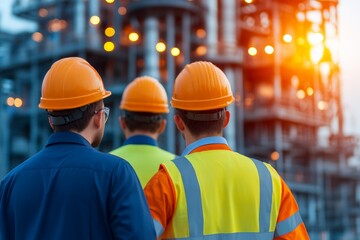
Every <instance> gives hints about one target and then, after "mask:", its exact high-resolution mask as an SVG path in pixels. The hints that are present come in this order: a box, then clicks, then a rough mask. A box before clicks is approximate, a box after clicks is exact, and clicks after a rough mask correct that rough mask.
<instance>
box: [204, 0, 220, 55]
mask: <svg viewBox="0 0 360 240" xmlns="http://www.w3.org/2000/svg"><path fill="white" fill-rule="evenodd" d="M205 4H206V5H207V9H208V14H207V15H206V33H207V38H206V40H207V49H208V56H209V57H210V58H211V57H214V56H216V54H217V52H218V49H217V48H218V41H217V34H218V16H217V0H207V1H205Z"/></svg>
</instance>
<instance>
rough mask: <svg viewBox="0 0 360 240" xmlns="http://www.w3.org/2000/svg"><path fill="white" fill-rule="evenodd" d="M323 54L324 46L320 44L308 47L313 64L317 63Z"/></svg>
mask: <svg viewBox="0 0 360 240" xmlns="http://www.w3.org/2000/svg"><path fill="white" fill-rule="evenodd" d="M323 54H324V46H323V45H322V44H319V45H316V46H313V47H312V48H311V49H310V58H311V61H312V62H313V63H314V64H318V63H319V62H320V60H321V58H322V57H323Z"/></svg>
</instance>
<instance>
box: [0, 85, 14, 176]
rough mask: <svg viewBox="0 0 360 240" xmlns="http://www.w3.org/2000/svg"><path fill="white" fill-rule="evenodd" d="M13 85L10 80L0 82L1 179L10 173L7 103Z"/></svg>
mask: <svg viewBox="0 0 360 240" xmlns="http://www.w3.org/2000/svg"><path fill="white" fill-rule="evenodd" d="M0 80H2V79H0ZM11 84H12V83H11V81H10V80H6V79H3V81H0V133H1V134H0V179H2V178H3V177H4V176H5V174H6V173H7V172H8V171H9V161H10V160H9V125H8V124H9V123H8V118H9V117H8V116H9V111H7V105H6V103H5V102H6V98H7V97H8V94H9V92H10V87H11Z"/></svg>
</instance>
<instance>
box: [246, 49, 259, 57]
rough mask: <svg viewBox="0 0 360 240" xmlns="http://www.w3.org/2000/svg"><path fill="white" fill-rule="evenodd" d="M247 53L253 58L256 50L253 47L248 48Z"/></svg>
mask: <svg viewBox="0 0 360 240" xmlns="http://www.w3.org/2000/svg"><path fill="white" fill-rule="evenodd" d="M248 53H249V55H250V56H255V55H256V54H257V49H256V48H255V47H249V49H248Z"/></svg>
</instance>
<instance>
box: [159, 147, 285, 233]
mask: <svg viewBox="0 0 360 240" xmlns="http://www.w3.org/2000/svg"><path fill="white" fill-rule="evenodd" d="M184 161H185V162H188V163H190V164H191V166H192V167H190V165H187V166H186V163H184ZM164 166H165V167H166V171H167V172H168V173H169V174H170V176H171V178H172V180H173V184H174V188H175V189H181V190H179V191H177V192H179V193H180V194H179V195H177V199H176V201H177V210H176V213H175V215H174V217H173V221H172V223H171V227H169V228H167V229H166V231H165V233H164V235H162V237H164V238H167V237H169V238H172V237H174V236H173V233H174V232H176V234H175V236H176V237H177V238H179V237H180V238H181V237H186V236H188V235H187V233H188V232H189V231H190V236H193V235H191V232H194V231H196V229H198V230H199V234H200V235H211V234H214V233H223V234H232V233H234V234H235V233H237V235H239V233H242V234H243V235H244V234H245V233H248V236H249V238H251V232H255V233H258V232H264V239H266V238H265V235H266V234H265V232H267V234H268V236H272V235H273V234H274V231H275V226H276V220H277V217H278V214H279V212H278V211H279V206H280V198H281V182H280V178H279V177H278V175H277V173H276V172H275V171H273V168H272V167H271V166H270V165H268V164H264V163H262V162H260V161H257V160H252V159H250V158H247V157H245V156H243V155H240V154H238V153H236V152H232V151H229V150H211V151H202V152H196V153H192V154H190V155H187V156H186V159H184V158H180V159H177V160H175V161H174V162H173V163H165V164H164ZM192 169H193V170H192ZM259 173H261V174H259ZM271 175H272V176H273V177H271ZM181 179H182V180H181ZM194 179H195V180H197V181H195V182H194ZM177 180H179V181H177ZM187 180H188V181H187ZM260 183H261V184H260ZM197 184H198V187H196V185H197ZM272 188H274V189H272ZM190 193H191V194H190ZM260 199H261V200H260ZM186 203H187V204H189V205H190V206H187V204H186ZM219 206H221V207H219ZM189 215H190V217H189ZM188 220H189V224H188V226H186V227H184V226H183V225H182V224H183V223H185V222H188ZM259 225H260V227H259ZM195 235H196V234H195ZM242 237H245V236H242Z"/></svg>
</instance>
